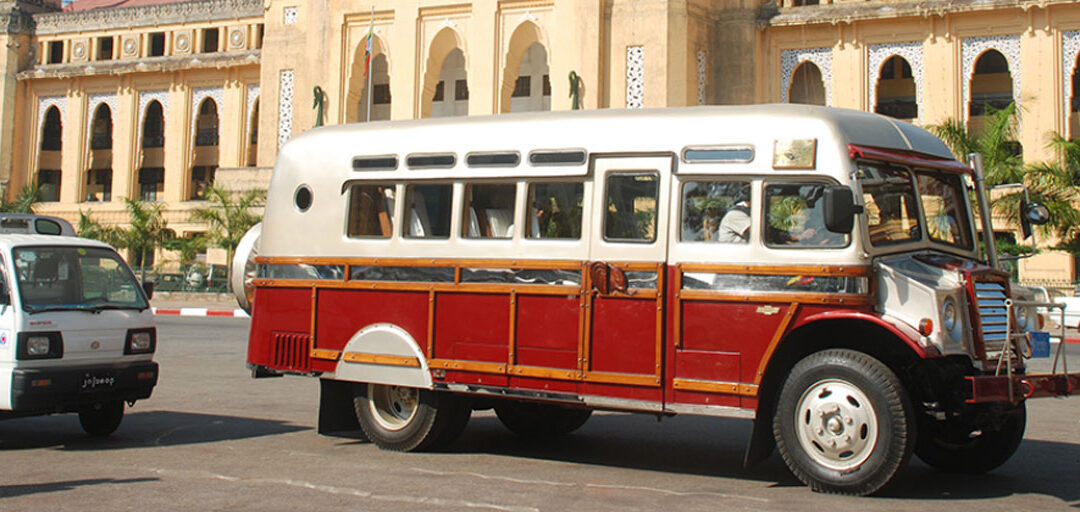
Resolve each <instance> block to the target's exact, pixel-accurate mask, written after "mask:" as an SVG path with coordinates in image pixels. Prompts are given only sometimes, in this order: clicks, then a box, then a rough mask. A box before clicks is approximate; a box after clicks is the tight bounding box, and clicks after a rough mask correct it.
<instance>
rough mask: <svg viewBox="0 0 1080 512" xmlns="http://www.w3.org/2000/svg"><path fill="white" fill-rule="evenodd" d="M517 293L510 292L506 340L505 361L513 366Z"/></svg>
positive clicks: (515, 342) (515, 353) (515, 345)
mask: <svg viewBox="0 0 1080 512" xmlns="http://www.w3.org/2000/svg"><path fill="white" fill-rule="evenodd" d="M517 310H518V308H517V292H516V291H514V290H513V289H511V290H510V334H509V338H507V340H508V344H509V350H508V353H507V354H506V361H507V362H508V363H509V364H510V365H511V366H513V365H514V364H516V363H517Z"/></svg>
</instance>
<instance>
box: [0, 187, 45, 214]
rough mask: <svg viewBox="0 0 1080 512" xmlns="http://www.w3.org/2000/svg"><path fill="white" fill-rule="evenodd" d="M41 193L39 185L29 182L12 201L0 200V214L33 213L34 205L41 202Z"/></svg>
mask: <svg viewBox="0 0 1080 512" xmlns="http://www.w3.org/2000/svg"><path fill="white" fill-rule="evenodd" d="M43 193H44V191H43V189H42V187H41V185H38V183H37V182H36V181H31V182H30V183H27V184H26V186H24V187H23V188H22V190H20V191H19V194H18V195H17V196H15V200H14V201H8V200H7V199H3V200H0V212H9V213H34V205H35V204H36V203H39V202H41V198H42V194H43Z"/></svg>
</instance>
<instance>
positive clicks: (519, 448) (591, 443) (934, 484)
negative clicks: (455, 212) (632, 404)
mask: <svg viewBox="0 0 1080 512" xmlns="http://www.w3.org/2000/svg"><path fill="white" fill-rule="evenodd" d="M750 426H751V423H750V422H749V421H746V420H735V419H721V418H706V417H700V416H677V417H674V418H665V419H664V420H663V421H661V422H658V421H657V420H656V418H655V417H652V416H645V415H631V414H596V415H594V416H593V417H592V418H591V419H590V420H589V422H588V423H586V425H585V426H584V427H582V428H581V429H580V430H578V431H577V432H575V433H573V434H571V435H568V436H566V437H564V438H561V439H557V440H553V441H546V442H537V441H528V440H525V439H522V438H519V437H517V436H515V435H513V434H511V433H510V432H509V431H507V430H506V429H505V428H503V427H502V425H501V424H500V423H499V421H498V419H496V418H494V417H491V416H484V417H477V418H473V420H472V421H470V423H469V426H468V429H467V430H466V433H465V434H464V435H463V436H462V437H461V439H460V440H459V441H458V442H456V443H454V444H453V445H452V446H451V447H449V449H448V450H447V452H448V453H487V454H492V455H505V456H510V457H528V458H535V459H544V460H558V461H565V462H573V463H579V464H595V465H603V466H611V467H628V468H634V469H642V470H649V471H662V472H668V473H682V474H691V475H701V476H714V477H721V478H734V479H749V480H756V481H761V482H767V483H770V484H771V486H774V487H786V486H801V485H802V483H801V482H799V481H798V480H796V479H795V478H794V477H793V476H792V475H791V473H790V472H789V471H788V469H787V467H786V466H785V465H784V463H783V461H782V460H781V458H780V456H779V454H777V453H774V454H773V455H772V456H771V457H769V458H768V459H767V460H765V461H764V462H762V463H760V464H758V465H756V466H754V467H751V468H744V467H743V464H742V462H743V454H744V450H745V447H746V442H747V440H748V439H749V436H750ZM1076 468H1080V444H1070V443H1061V442H1051V441H1040V440H1025V441H1024V442H1023V443H1022V444H1021V446H1020V449H1019V451H1017V453H1016V455H1014V456H1013V458H1012V459H1010V460H1009V462H1007V463H1006V464H1005V465H1003V466H1002V467H1000V468H998V469H997V470H995V471H992V472H990V473H987V474H984V475H976V476H972V475H956V474H948V473H942V472H939V471H936V470H934V469H933V468H930V467H929V466H927V465H925V464H923V463H922V461H920V460H918V458H916V457H914V456H912V460H911V462H910V463H909V464H908V465H907V466H905V467H904V468H903V469H902V470H901V471H900V473H899V474H898V475H897V477H896V479H895V480H893V482H892V483H891V484H890V485H889V486H887V487H886V488H884V489H883V490H882V491H881V492H879V493H878V495H877V498H878V499H891V498H898V499H906V500H912V499H915V500H919V499H925V500H935V501H939V500H972V499H988V498H999V497H1006V496H1011V495H1017V494H1039V495H1046V496H1052V497H1055V498H1058V499H1060V500H1062V501H1064V502H1065V503H1067V504H1071V505H1072V506H1074V507H1077V508H1080V485H1077V473H1076Z"/></svg>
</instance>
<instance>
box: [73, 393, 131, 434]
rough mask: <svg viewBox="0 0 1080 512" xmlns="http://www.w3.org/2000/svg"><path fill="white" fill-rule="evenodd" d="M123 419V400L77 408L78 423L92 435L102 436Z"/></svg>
mask: <svg viewBox="0 0 1080 512" xmlns="http://www.w3.org/2000/svg"><path fill="white" fill-rule="evenodd" d="M123 420H124V402H122V401H120V400H114V401H111V402H102V403H97V404H93V405H88V406H86V407H83V408H82V409H79V424H80V425H82V428H83V430H84V431H85V432H86V433H87V434H90V435H91V436H94V437H104V436H107V435H109V434H112V433H113V432H116V429H117V428H119V427H120V422H121V421H123Z"/></svg>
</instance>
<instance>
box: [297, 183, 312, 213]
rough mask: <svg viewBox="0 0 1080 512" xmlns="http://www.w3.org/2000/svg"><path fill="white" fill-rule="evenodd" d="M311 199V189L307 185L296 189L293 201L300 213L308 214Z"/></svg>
mask: <svg viewBox="0 0 1080 512" xmlns="http://www.w3.org/2000/svg"><path fill="white" fill-rule="evenodd" d="M311 199H312V197H311V189H310V188H308V186H307V185H301V186H300V188H298V189H296V197H294V198H293V201H294V202H295V203H296V207H297V208H298V209H299V210H300V211H302V212H306V211H307V210H308V208H311Z"/></svg>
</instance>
